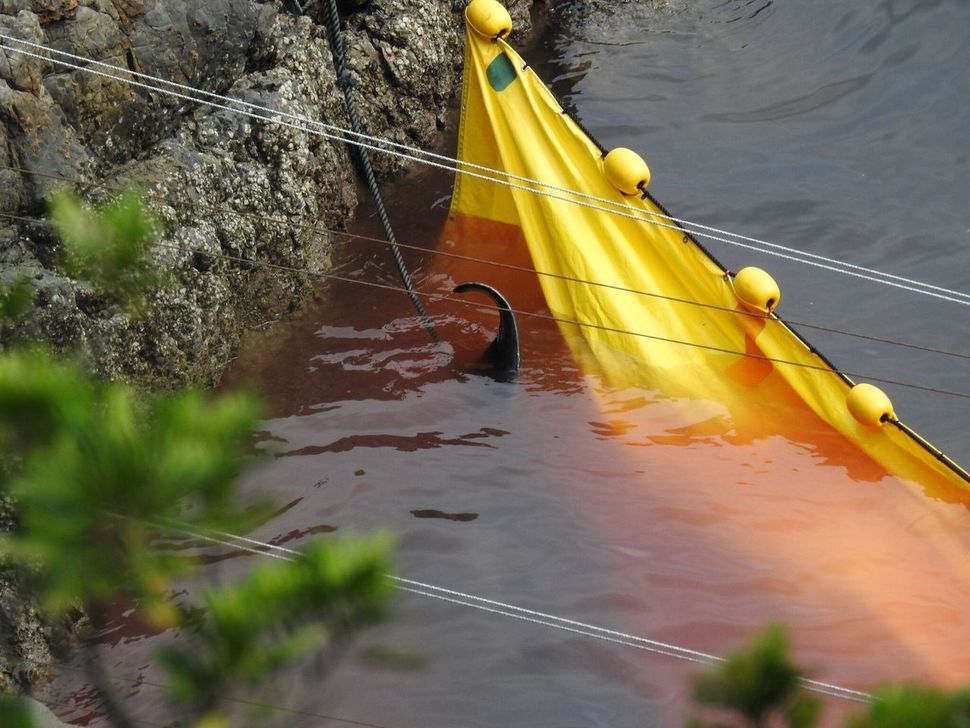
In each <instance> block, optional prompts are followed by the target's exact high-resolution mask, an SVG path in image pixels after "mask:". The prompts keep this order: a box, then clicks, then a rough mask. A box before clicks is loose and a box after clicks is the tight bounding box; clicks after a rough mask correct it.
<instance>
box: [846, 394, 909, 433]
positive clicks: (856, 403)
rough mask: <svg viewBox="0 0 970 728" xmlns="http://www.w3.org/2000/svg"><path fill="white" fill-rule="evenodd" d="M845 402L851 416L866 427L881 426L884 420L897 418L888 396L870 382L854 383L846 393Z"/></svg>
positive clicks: (888, 420) (889, 420)
mask: <svg viewBox="0 0 970 728" xmlns="http://www.w3.org/2000/svg"><path fill="white" fill-rule="evenodd" d="M845 403H846V405H847V406H848V408H849V412H851V413H852V416H853V417H855V418H856V419H857V420H858V421H859V422H861V423H862V424H863V425H866V426H867V427H882V425H883V424H884V423H886V422H895V421H896V420H897V417H896V413H895V412H893V403H892V402H890V401H889V397H887V396H886V393H885V392H883V391H882V390H881V389H879V387H874V386H873V385H871V384H857V385H855V386H854V387H853V388H852V389H850V390H849V394H848V395H846V398H845Z"/></svg>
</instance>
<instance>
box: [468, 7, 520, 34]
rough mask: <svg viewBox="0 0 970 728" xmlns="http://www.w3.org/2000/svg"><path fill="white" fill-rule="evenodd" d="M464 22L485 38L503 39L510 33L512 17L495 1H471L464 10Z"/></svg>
mask: <svg viewBox="0 0 970 728" xmlns="http://www.w3.org/2000/svg"><path fill="white" fill-rule="evenodd" d="M465 22H467V23H468V25H469V26H470V27H471V29H472V30H474V31H475V32H476V33H478V34H479V35H483V36H485V37H486V38H493V39H494V38H504V37H505V36H507V35H508V34H509V33H511V32H512V16H511V15H509V11H508V10H506V9H505V6H504V5H502V3H500V2H497V1H496V0H472V1H471V2H470V3H469V4H468V7H466V8H465Z"/></svg>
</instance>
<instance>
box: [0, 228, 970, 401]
mask: <svg viewBox="0 0 970 728" xmlns="http://www.w3.org/2000/svg"><path fill="white" fill-rule="evenodd" d="M0 218H7V219H11V220H19V221H21V222H28V223H33V224H43V225H50V224H51V223H50V221H49V220H44V219H42V218H29V217H24V216H21V215H12V214H10V213H0ZM155 245H156V246H158V247H162V248H169V249H171V250H176V251H179V252H184V253H193V254H196V255H204V256H207V257H210V258H217V259H220V260H226V261H230V262H235V263H242V264H244V265H247V266H261V267H264V268H270V269H273V270H280V271H286V272H289V273H296V274H300V275H305V276H310V277H315V278H322V279H324V280H332V281H340V282H342V283H350V284H352V285H358V286H365V287H368V288H374V289H378V290H384V291H393V292H395V293H403V294H405V295H407V294H408V291H407V289H404V288H401V287H400V286H393V285H390V284H387V283H377V282H375V281H364V280H361V279H359V278H350V277H348V276H342V275H339V274H336V273H324V272H322V271H311V270H308V269H305V268H298V267H296V266H288V265H282V264H280V263H270V262H268V261H263V260H252V259H249V258H244V257H242V256H238V255H227V254H226V253H214V252H212V251H209V250H202V249H201V248H192V247H186V246H181V245H177V244H175V243H165V242H161V241H159V242H156V243H155ZM414 293H415V294H416V295H418V296H422V297H425V298H428V299H430V300H432V301H436V302H438V301H446V302H448V303H454V304H457V305H460V306H470V307H473V308H477V309H482V310H487V311H494V312H497V313H501V312H502V311H504V310H509V311H511V312H512V313H513V314H515V315H516V316H524V317H528V318H533V319H538V320H541V321H551V322H554V323H559V324H569V325H572V326H579V327H582V328H588V329H594V330H598V331H606V332H609V333H614V334H622V335H626V336H636V337H639V338H642V339H650V340H652V341H662V342H664V343H668V344H675V345H679V346H688V347H693V348H696V349H703V350H705V351H713V352H717V353H720V354H731V355H733V356H740V357H745V358H748V359H755V360H757V361H765V362H770V363H772V364H786V365H788V366H794V367H801V368H802V369H810V370H814V371H820V372H825V373H828V374H831V375H833V376H837V377H840V378H843V379H847V380H848V378H849V377H857V378H861V379H867V380H869V381H870V382H879V383H881V384H892V385H896V386H898V387H906V388H908V389H916V390H919V391H922V392H931V393H933V394H939V395H945V396H950V397H957V398H960V399H970V392H961V391H956V390H950V389H942V388H938V387H929V386H926V385H923V384H914V383H913V382H905V381H902V380H898V379H889V378H886V377H875V376H871V375H868V374H862V373H859V372H851V371H845V370H841V369H835V368H833V367H831V366H828V365H822V364H807V363H805V362H797V361H791V360H788V359H778V358H775V357H770V356H764V355H762V354H752V353H750V352H747V351H738V350H736V349H727V348H724V347H720V346H713V345H711V344H699V343H697V342H693V341H683V340H681V339H672V338H669V337H666V336H658V335H656V334H648V333H646V332H643V331H631V330H629V329H623V328H619V327H617V326H607V325H605V324H596V323H592V322H589V321H578V320H576V319H568V318H562V317H559V316H553V315H552V314H543V313H538V312H535V311H525V310H523V309H516V308H512V309H503V308H500V307H498V306H495V305H492V304H488V303H480V302H477V301H469V300H466V299H464V298H456V297H455V296H450V295H448V294H445V293H435V292H430V291H420V290H415V291H414ZM766 320H768V321H775V322H777V323H778V324H779V325H783V322H782V321H781V320H780V319H777V318H775V317H771V318H766ZM816 355H817V354H816ZM848 381H850V382H851V380H848Z"/></svg>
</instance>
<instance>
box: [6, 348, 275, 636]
mask: <svg viewBox="0 0 970 728" xmlns="http://www.w3.org/2000/svg"><path fill="white" fill-rule="evenodd" d="M258 412H259V410H258V407H257V406H256V404H255V402H254V401H253V400H252V399H251V398H250V397H247V396H244V395H224V396H222V397H219V398H217V399H216V398H210V397H206V396H204V395H202V394H200V393H197V392H179V393H175V394H155V395H149V394H145V393H139V392H136V391H134V390H133V389H131V388H130V387H128V386H126V385H124V384H118V383H102V382H97V381H93V380H92V379H91V378H90V377H89V376H88V375H87V374H86V373H85V372H84V371H83V370H82V369H81V368H80V366H79V365H77V364H75V363H71V362H59V361H54V360H53V359H52V358H51V357H50V356H49V355H48V354H47V353H45V352H43V351H39V350H29V349H28V350H20V351H16V352H12V353H10V354H8V355H6V356H4V357H2V358H0V453H2V454H3V455H5V456H7V457H11V458H12V457H16V458H17V459H18V460H19V467H18V468H16V469H15V470H14V471H13V473H11V474H10V476H9V477H8V479H7V482H4V483H3V484H2V485H3V488H4V490H6V491H7V492H8V493H10V494H11V495H12V496H13V497H14V498H15V500H16V501H17V504H18V511H19V515H20V522H21V527H22V528H21V531H20V532H19V533H17V534H16V535H12V536H8V537H7V538H5V539H4V540H3V541H2V542H0V543H2V545H3V548H4V550H5V551H6V552H7V554H8V555H9V556H11V557H14V558H16V559H17V560H19V561H21V562H23V563H34V562H36V563H40V564H42V565H43V568H42V569H41V570H39V571H38V572H37V580H38V585H39V586H40V587H41V588H40V596H41V598H42V601H43V603H44V604H45V606H47V607H48V609H50V610H51V611H54V612H62V611H64V610H66V609H69V608H70V607H71V606H72V605H74V604H76V603H77V601H78V600H80V601H81V602H83V603H84V604H86V605H88V606H89V607H92V606H94V605H97V604H99V603H102V602H106V601H110V600H111V599H113V598H115V597H116V596H117V595H119V594H129V595H131V596H134V597H136V598H138V599H140V600H142V602H143V605H144V606H145V607H146V608H148V609H154V610H163V605H164V604H166V603H167V602H168V589H169V586H170V582H171V580H172V578H174V577H175V576H177V575H179V574H181V573H183V572H184V571H185V570H186V568H187V561H186V559H184V558H181V557H179V556H177V555H175V554H173V553H171V552H167V551H164V550H160V549H157V548H155V547H154V545H153V544H154V542H155V541H156V540H158V539H159V538H160V537H161V536H162V535H163V534H164V533H165V531H166V522H167V521H170V520H173V519H174V520H178V521H179V522H180V523H181V524H183V525H184V527H185V528H193V529H207V528H208V529H213V528H219V529H224V530H233V529H239V528H245V527H247V526H251V525H252V524H253V522H254V518H256V517H258V516H259V515H260V514H259V513H257V512H254V511H253V509H250V508H243V507H241V506H240V505H238V503H239V499H238V497H237V493H236V485H235V482H236V479H237V478H238V476H239V475H240V474H241V473H242V472H243V470H244V469H245V467H246V463H247V460H248V458H247V457H246V453H247V449H248V441H249V436H250V433H251V432H252V431H253V429H254V427H255V425H256V422H257V416H258ZM158 616H159V617H161V616H162V612H161V611H159V615H158Z"/></svg>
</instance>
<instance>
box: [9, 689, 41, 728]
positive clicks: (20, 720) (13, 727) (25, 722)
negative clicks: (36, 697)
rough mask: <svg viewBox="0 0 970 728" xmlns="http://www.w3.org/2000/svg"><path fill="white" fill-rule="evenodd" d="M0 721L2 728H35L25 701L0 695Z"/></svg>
mask: <svg viewBox="0 0 970 728" xmlns="http://www.w3.org/2000/svg"><path fill="white" fill-rule="evenodd" d="M0 719H2V720H0V726H3V728H35V724H34V719H33V715H32V714H31V710H30V706H29V705H28V704H27V701H26V700H23V699H21V698H16V697H13V696H12V695H0Z"/></svg>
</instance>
